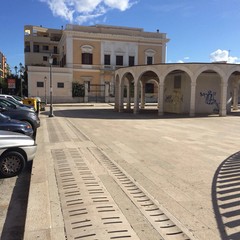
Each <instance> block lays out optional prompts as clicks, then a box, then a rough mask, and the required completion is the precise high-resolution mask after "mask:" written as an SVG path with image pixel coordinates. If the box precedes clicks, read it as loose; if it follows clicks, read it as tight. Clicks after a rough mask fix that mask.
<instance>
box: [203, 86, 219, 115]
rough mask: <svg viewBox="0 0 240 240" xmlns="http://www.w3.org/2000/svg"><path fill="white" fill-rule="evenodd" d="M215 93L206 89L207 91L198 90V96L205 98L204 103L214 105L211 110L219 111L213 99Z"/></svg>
mask: <svg viewBox="0 0 240 240" xmlns="http://www.w3.org/2000/svg"><path fill="white" fill-rule="evenodd" d="M216 94H217V93H216V92H213V91H211V90H208V92H200V96H201V97H204V98H205V103H206V104H208V105H215V108H214V109H213V111H214V112H219V104H218V103H217V100H216V99H215V96H216Z"/></svg>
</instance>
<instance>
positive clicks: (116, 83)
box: [114, 73, 120, 111]
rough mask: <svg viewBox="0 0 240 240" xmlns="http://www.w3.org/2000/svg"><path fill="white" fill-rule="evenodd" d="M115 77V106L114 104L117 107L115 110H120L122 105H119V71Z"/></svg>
mask: <svg viewBox="0 0 240 240" xmlns="http://www.w3.org/2000/svg"><path fill="white" fill-rule="evenodd" d="M114 79H115V81H114V85H115V89H114V95H115V106H114V109H115V111H119V110H120V106H119V97H120V94H119V92H120V77H119V74H118V73H117V74H116V75H115V78H114Z"/></svg>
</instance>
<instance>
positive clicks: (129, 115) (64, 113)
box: [41, 107, 240, 120]
mask: <svg viewBox="0 0 240 240" xmlns="http://www.w3.org/2000/svg"><path fill="white" fill-rule="evenodd" d="M41 114H43V115H48V114H49V112H48V111H45V112H41ZM54 115H55V116H56V117H68V118H87V119H139V120H141V119H175V118H204V117H219V114H198V115H196V116H194V117H190V116H189V114H188V113H187V114H177V113H164V115H162V116H159V115H158V110H157V109H142V110H140V111H139V113H138V114H133V111H127V110H124V111H123V112H116V111H114V109H109V108H108V109H107V108H106V109H105V108H88V109H86V108H78V109H73V108H70V109H69V110H68V109H61V110H58V108H57V107H56V108H55V109H54ZM228 116H240V112H235V113H228Z"/></svg>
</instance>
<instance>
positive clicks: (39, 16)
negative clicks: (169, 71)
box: [0, 0, 240, 69]
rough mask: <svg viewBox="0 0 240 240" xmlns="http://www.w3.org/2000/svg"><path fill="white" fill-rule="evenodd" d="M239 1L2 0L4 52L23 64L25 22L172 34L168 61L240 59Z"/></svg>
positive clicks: (1, 43)
mask: <svg viewBox="0 0 240 240" xmlns="http://www.w3.org/2000/svg"><path fill="white" fill-rule="evenodd" d="M239 13H240V0H201V1H199V0H24V1H21V0H10V1H7V0H1V15H0V21H1V23H2V24H1V33H2V34H1V38H0V51H1V52H2V53H3V54H4V55H5V56H6V57H7V62H8V63H9V65H10V67H11V68H12V69H13V68H14V66H15V65H19V63H20V62H21V63H23V64H24V25H37V26H40V25H42V26H43V27H48V28H57V29H61V26H63V27H65V25H66V24H68V23H72V24H81V25H94V24H106V25H116V26H128V27H139V28H143V29H144V30H145V31H156V30H157V29H159V31H160V32H164V33H166V34H167V37H168V38H169V39H170V41H169V43H168V45H167V59H166V62H168V63H175V62H212V61H228V62H231V63H240V31H239V23H240V14H239Z"/></svg>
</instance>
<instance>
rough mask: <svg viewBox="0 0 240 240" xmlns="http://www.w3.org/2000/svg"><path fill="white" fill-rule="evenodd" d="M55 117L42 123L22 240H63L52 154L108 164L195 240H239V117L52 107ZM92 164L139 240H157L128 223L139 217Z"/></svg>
mask: <svg viewBox="0 0 240 240" xmlns="http://www.w3.org/2000/svg"><path fill="white" fill-rule="evenodd" d="M54 114H55V117H54V118H48V116H47V112H42V113H41V116H40V117H41V127H40V129H39V130H38V135H37V143H38V152H37V156H36V158H35V159H34V162H33V171H32V179H31V186H30V195H29V205H28V213H27V220H26V228H25V238H24V239H25V240H28V239H29V240H33V239H40V240H41V239H44V240H48V239H51V240H52V239H53V240H55V239H57V240H61V239H65V230H64V228H65V226H64V222H65V220H64V215H63V214H62V209H61V199H60V196H59V192H60V191H61V189H59V188H58V185H57V184H58V183H57V180H56V163H55V162H54V157H53V155H52V152H53V151H56V150H58V149H62V150H66V151H67V150H69V149H75V148H76V149H83V152H87V151H85V150H86V149H91V147H94V148H96V149H98V150H100V151H101V152H102V153H103V154H105V156H107V157H108V158H109V159H111V160H112V161H114V162H115V163H116V164H117V165H118V166H119V167H120V168H121V169H122V170H123V171H124V172H125V173H126V174H127V175H129V176H130V177H131V178H132V179H133V180H134V181H135V183H136V184H137V185H139V186H141V188H142V189H144V190H145V191H146V192H147V193H148V194H149V196H151V197H152V198H153V199H154V201H156V202H157V203H158V204H159V206H161V207H162V208H163V209H164V211H165V212H166V213H168V214H169V215H170V216H171V217H172V218H173V219H175V220H176V222H178V223H179V225H180V226H182V227H183V229H187V230H188V231H189V233H191V234H192V235H193V236H194V237H195V238H196V239H200V240H220V239H240V236H239V233H240V226H239V225H240V224H239V222H240V214H239V210H240V208H239V200H240V197H239V195H240V194H239V193H240V190H239V184H240V180H239V172H240V153H239V147H240V146H239V134H240V128H239V116H238V113H236V114H235V115H231V116H227V117H218V116H208V117H194V118H189V117H184V116H181V117H180V116H174V115H171V116H165V117H158V116H157V114H156V113H154V112H145V113H140V114H138V115H133V114H131V113H124V112H123V113H118V112H114V111H113V107H112V106H109V105H94V106H85V107H83V106H75V107H69V106H55V107H54ZM86 158H87V159H88V157H86ZM91 159H92V160H91V161H90V162H89V164H90V165H92V168H93V169H95V170H94V171H95V173H96V175H97V176H98V177H99V179H100V180H101V182H102V184H103V185H104V186H105V188H106V189H107V191H108V192H109V193H110V195H111V196H112V198H113V199H114V201H115V202H116V203H117V205H118V207H119V208H120V209H121V211H122V212H123V214H124V215H125V217H126V219H127V220H128V221H129V223H130V225H131V226H132V227H133V229H134V231H135V232H136V233H137V235H138V237H139V238H140V239H143V240H146V239H150V240H153V239H159V238H157V237H156V236H157V233H155V232H154V229H151V224H150V225H149V224H148V223H147V222H138V221H137V219H138V218H134V217H133V216H134V214H136V215H135V216H138V214H139V212H137V210H136V209H135V208H134V206H131V204H132V202H131V201H128V200H127V199H126V198H124V197H120V193H121V192H120V191H117V188H118V186H115V185H116V183H115V182H114V181H113V180H111V177H110V176H109V173H107V172H106V170H104V168H102V164H101V162H100V161H99V159H97V160H96V159H95V160H94V158H93V157H91ZM126 204H127V206H126ZM133 213H134V214H133ZM139 216H140V214H139ZM139 219H140V217H139ZM143 232H144V233H143Z"/></svg>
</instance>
